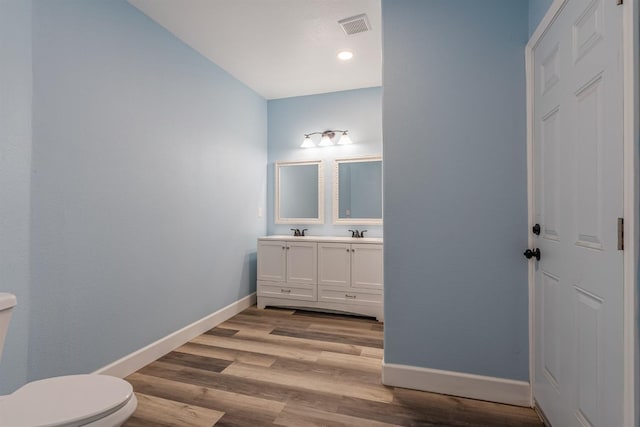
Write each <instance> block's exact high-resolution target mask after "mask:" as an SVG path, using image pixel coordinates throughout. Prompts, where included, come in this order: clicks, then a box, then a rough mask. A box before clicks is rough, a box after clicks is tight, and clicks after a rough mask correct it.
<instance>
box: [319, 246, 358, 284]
mask: <svg viewBox="0 0 640 427" xmlns="http://www.w3.org/2000/svg"><path fill="white" fill-rule="evenodd" d="M350 281H351V245H350V244H348V243H318V284H319V285H329V286H339V287H344V288H346V287H348V286H349V282H350Z"/></svg>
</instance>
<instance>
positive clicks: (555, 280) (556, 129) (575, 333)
mask: <svg viewBox="0 0 640 427" xmlns="http://www.w3.org/2000/svg"><path fill="white" fill-rule="evenodd" d="M616 3H617V2H616V1H615V0H569V1H568V2H567V3H566V4H565V6H564V8H563V9H562V10H561V12H560V13H559V15H558V16H557V17H556V20H555V21H554V22H553V24H551V26H550V27H549V29H548V31H547V33H546V34H545V35H543V36H542V38H541V39H540V42H539V44H538V45H537V46H536V48H535V49H534V51H533V65H534V74H533V78H534V81H535V83H534V95H533V96H534V111H533V114H534V117H533V126H534V128H533V135H534V138H533V141H534V142H533V144H534V145H533V156H534V157H533V165H534V168H533V171H534V182H533V188H534V221H535V223H538V224H539V225H540V234H539V235H538V236H536V237H535V238H534V244H535V246H536V247H537V248H538V249H539V250H540V253H541V259H540V261H535V260H534V261H533V262H535V279H534V298H535V299H534V340H535V342H534V355H533V356H534V361H535V365H534V366H535V367H534V372H535V376H534V378H533V393H534V398H535V400H536V402H537V404H538V406H539V407H540V409H541V410H542V411H543V412H544V413H545V415H546V416H547V418H548V419H549V421H550V422H551V424H552V425H553V426H556V427H562V426H603V427H606V426H611V427H614V426H622V422H623V421H622V419H623V418H622V416H623V336H622V332H623V321H622V314H623V305H622V292H623V263H622V259H623V257H622V252H621V251H620V250H618V226H617V224H618V222H617V221H618V218H619V217H622V212H623V198H622V190H623V186H622V182H623V181H622V176H623V175H622V172H623V170H622V169H623V157H622V153H623V145H622V142H623V135H622V124H623V123H622V106H623V103H622V50H621V45H622V7H619V6H617V4H616Z"/></svg>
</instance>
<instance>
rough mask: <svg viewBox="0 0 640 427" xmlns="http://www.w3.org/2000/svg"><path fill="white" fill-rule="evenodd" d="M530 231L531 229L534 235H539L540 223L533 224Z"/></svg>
mask: <svg viewBox="0 0 640 427" xmlns="http://www.w3.org/2000/svg"><path fill="white" fill-rule="evenodd" d="M531 231H533V234H535V235H536V236H539V235H540V224H536V225H534V226H533V228H531Z"/></svg>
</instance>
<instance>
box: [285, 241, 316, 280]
mask: <svg viewBox="0 0 640 427" xmlns="http://www.w3.org/2000/svg"><path fill="white" fill-rule="evenodd" d="M317 253H318V244H317V243H315V242H287V282H290V283H309V284H314V285H315V284H316V283H318V257H317Z"/></svg>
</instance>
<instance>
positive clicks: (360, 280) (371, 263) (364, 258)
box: [351, 244, 384, 289]
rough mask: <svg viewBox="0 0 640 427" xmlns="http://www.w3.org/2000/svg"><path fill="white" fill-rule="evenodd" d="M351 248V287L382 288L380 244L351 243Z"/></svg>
mask: <svg viewBox="0 0 640 427" xmlns="http://www.w3.org/2000/svg"><path fill="white" fill-rule="evenodd" d="M351 249H352V250H351V287H352V288H356V289H382V283H383V281H384V275H383V267H382V264H383V256H382V245H377V244H352V245H351Z"/></svg>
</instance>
